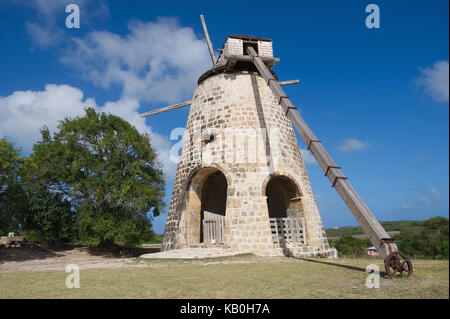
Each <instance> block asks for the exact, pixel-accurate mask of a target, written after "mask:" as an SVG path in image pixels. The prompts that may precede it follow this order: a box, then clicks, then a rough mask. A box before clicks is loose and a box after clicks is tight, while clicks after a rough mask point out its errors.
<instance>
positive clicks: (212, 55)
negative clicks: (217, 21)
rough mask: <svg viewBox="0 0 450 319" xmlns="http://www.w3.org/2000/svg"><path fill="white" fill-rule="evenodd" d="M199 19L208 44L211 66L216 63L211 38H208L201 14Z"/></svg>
mask: <svg viewBox="0 0 450 319" xmlns="http://www.w3.org/2000/svg"><path fill="white" fill-rule="evenodd" d="M200 20H202V26H203V33H204V34H205V38H206V43H207V44H208V50H209V54H210V55H211V61H212V64H213V66H214V65H216V56H215V55H214V50H213V46H212V43H211V40H210V39H209V34H208V29H207V28H206V23H205V18H204V17H203V14H201V15H200Z"/></svg>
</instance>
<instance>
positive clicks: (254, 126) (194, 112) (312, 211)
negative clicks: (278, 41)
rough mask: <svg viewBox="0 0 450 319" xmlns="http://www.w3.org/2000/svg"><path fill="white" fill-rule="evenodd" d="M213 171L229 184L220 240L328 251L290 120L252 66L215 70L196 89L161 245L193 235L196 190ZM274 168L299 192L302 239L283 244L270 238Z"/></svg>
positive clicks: (258, 248)
mask: <svg viewBox="0 0 450 319" xmlns="http://www.w3.org/2000/svg"><path fill="white" fill-rule="evenodd" d="M211 135H213V136H214V139H213V140H212V141H211V142H208V141H207V139H206V138H205V136H206V137H207V136H211ZM230 145H232V146H233V147H231V148H230V147H229V146H230ZM214 170H220V171H221V172H222V173H223V174H224V175H225V177H226V179H227V183H228V191H227V205H226V214H225V246H227V247H231V248H235V249H248V250H251V251H253V252H254V253H255V254H258V255H281V254H285V255H286V254H287V255H295V256H310V255H317V254H324V255H327V254H330V253H331V250H330V247H329V244H328V241H327V239H326V236H325V231H324V228H323V225H322V220H321V218H320V215H319V211H318V209H317V205H316V201H315V199H314V195H313V192H312V190H311V185H310V182H309V179H308V176H307V172H306V169H305V166H304V163H303V159H302V156H301V153H300V148H299V146H298V144H297V139H296V137H295V134H294V130H293V128H292V125H291V123H290V121H289V119H288V118H287V117H286V116H285V114H284V112H283V110H282V108H281V106H280V105H278V101H277V99H276V98H275V96H274V95H273V94H272V92H271V90H270V88H269V87H268V86H267V84H266V82H265V81H264V79H263V78H262V77H261V76H259V75H258V74H256V73H248V72H247V73H246V72H240V73H232V74H218V75H214V76H212V77H209V78H207V79H206V80H204V81H203V82H202V83H200V84H199V86H198V87H197V89H196V90H195V92H194V97H193V102H192V105H191V109H190V113H189V117H188V121H187V125H186V131H185V135H184V137H183V141H182V151H181V155H180V160H179V163H178V169H177V173H176V177H175V182H174V188H173V192H172V199H171V202H170V207H169V215H168V218H167V222H166V229H165V235H164V242H163V250H169V249H177V248H181V247H184V246H186V245H188V244H192V243H195V241H196V240H197V241H198V238H199V237H198V233H199V214H200V212H199V210H200V206H199V201H200V199H199V196H198V189H199V188H201V183H202V181H204V179H205V178H206V177H207V175H208V174H209V172H212V171H214ZM276 175H282V176H286V177H288V178H289V179H290V180H292V182H294V183H295V185H297V188H298V189H299V192H300V193H301V204H302V206H303V209H304V217H305V221H306V230H307V244H306V245H305V246H298V245H291V246H289V245H288V246H287V247H284V248H283V249H282V248H274V246H273V244H272V237H271V231H270V224H269V216H268V209H267V202H266V194H265V186H266V185H267V183H268V181H269V180H270V177H271V176H276ZM196 194H197V195H196ZM196 214H198V215H196Z"/></svg>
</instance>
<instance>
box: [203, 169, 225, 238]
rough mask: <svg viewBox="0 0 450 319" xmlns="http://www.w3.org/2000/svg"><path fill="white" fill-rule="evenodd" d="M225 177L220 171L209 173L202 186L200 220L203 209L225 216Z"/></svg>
mask: <svg viewBox="0 0 450 319" xmlns="http://www.w3.org/2000/svg"><path fill="white" fill-rule="evenodd" d="M227 189H228V184H227V179H226V178H225V175H223V174H222V172H220V171H216V172H214V173H212V174H211V175H209V176H208V177H207V178H206V180H205V182H204V183H203V186H202V197H201V202H202V206H201V221H203V219H204V211H208V212H211V213H213V214H219V215H222V216H225V210H226V206H227ZM200 242H203V222H200Z"/></svg>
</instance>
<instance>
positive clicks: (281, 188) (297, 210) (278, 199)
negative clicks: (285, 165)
mask: <svg viewBox="0 0 450 319" xmlns="http://www.w3.org/2000/svg"><path fill="white" fill-rule="evenodd" d="M262 194H263V196H266V198H267V199H266V200H267V209H268V213H269V218H284V217H303V216H304V210H303V202H302V193H301V189H300V187H299V186H298V184H297V183H296V182H295V180H294V179H293V178H291V177H289V176H286V175H281V174H271V175H269V176H268V177H267V178H266V179H265V181H264V183H263V192H262Z"/></svg>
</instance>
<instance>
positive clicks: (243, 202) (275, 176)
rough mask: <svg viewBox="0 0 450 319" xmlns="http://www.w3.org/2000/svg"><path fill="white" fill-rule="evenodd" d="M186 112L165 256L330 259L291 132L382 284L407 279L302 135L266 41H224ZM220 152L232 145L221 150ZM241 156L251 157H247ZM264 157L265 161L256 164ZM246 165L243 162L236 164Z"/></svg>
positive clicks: (306, 133) (374, 226)
mask: <svg viewBox="0 0 450 319" xmlns="http://www.w3.org/2000/svg"><path fill="white" fill-rule="evenodd" d="M200 18H201V22H202V26H203V31H204V34H205V38H206V43H207V45H208V49H209V53H210V56H211V61H212V65H213V66H212V68H211V69H210V70H208V71H206V72H205V73H204V74H203V75H202V76H200V78H199V80H198V87H197V89H196V90H195V92H194V98H193V99H192V100H190V101H186V102H183V103H179V104H175V105H171V106H167V107H164V108H161V109H157V110H153V111H150V112H147V113H143V114H141V116H142V117H146V116H150V115H154V114H157V113H161V112H165V111H169V110H173V109H177V108H180V107H185V106H188V105H190V106H191V108H190V112H189V117H188V121H187V125H186V132H185V135H184V136H183V141H182V148H181V154H180V160H179V163H178V168H177V174H176V177H175V181H174V189H173V192H172V199H171V203H170V208H169V215H168V218H167V222H166V229H165V234H164V242H163V248H162V249H163V250H170V249H178V248H183V247H205V246H211V245H212V246H219V247H229V248H232V249H233V248H235V249H249V250H251V251H252V252H254V253H256V254H259V255H292V256H312V255H332V254H333V251H332V249H330V247H329V243H328V240H327V237H326V235H325V231H324V228H323V224H322V221H321V218H320V214H319V211H318V209H317V205H316V202H315V199H314V195H313V193H312V190H311V185H310V182H309V179H308V176H307V173H306V169H305V166H304V163H303V159H302V156H301V153H300V148H299V146H298V144H297V140H296V138H295V134H294V131H293V127H295V129H296V130H297V132H298V133H299V135H300V136H301V138H302V139H303V141H304V142H305V144H306V146H307V149H308V150H310V151H311V153H312V155H313V156H314V158H315V159H316V161H317V162H318V164H319V165H320V167H321V168H322V170H323V171H324V173H325V176H326V177H327V178H328V179H329V180H330V182H331V186H332V187H333V188H334V189H335V190H336V191H337V192H338V194H339V195H340V197H341V198H342V199H343V200H344V202H345V204H346V205H347V207H348V208H349V209H350V211H351V212H352V213H353V215H354V216H355V218H356V220H357V221H358V223H359V224H360V225H361V227H362V229H363V230H364V232H365V234H366V235H367V236H368V237H369V239H370V241H371V242H372V244H373V245H374V246H375V248H376V249H377V251H378V252H379V253H380V254H381V255H382V256H384V257H385V268H386V272H387V273H388V275H394V274H395V273H397V272H398V273H400V274H402V273H403V272H407V273H408V274H412V273H413V267H412V264H411V261H410V260H409V259H408V257H407V256H406V255H405V254H403V253H402V252H399V251H398V248H397V245H396V243H395V240H394V239H392V238H391V237H390V236H389V234H388V233H387V232H386V231H385V230H384V228H383V227H382V225H381V224H380V223H379V221H378V220H377V219H376V218H375V216H374V215H373V214H372V212H371V211H370V209H369V208H368V207H367V205H366V204H365V203H364V201H363V200H362V199H361V198H360V196H359V195H358V193H357V192H356V191H355V189H354V188H353V187H352V185H351V184H350V182H349V180H348V178H347V177H345V175H344V174H343V173H342V171H341V168H340V167H339V166H338V165H337V164H336V163H335V162H334V161H333V159H332V158H331V156H330V155H329V154H328V153H327V151H326V150H325V148H324V147H323V145H322V143H321V141H320V140H319V139H318V138H317V137H316V136H315V135H314V133H313V132H312V131H311V129H310V128H309V127H308V125H307V124H306V122H305V121H304V120H303V118H302V116H301V115H300V113H299V112H298V110H297V108H296V107H295V106H294V105H293V104H292V102H291V100H290V99H289V97H288V96H287V95H286V94H285V92H284V91H283V89H282V86H284V85H289V84H295V83H298V82H299V81H298V80H292V81H284V82H280V81H278V79H277V76H276V74H275V73H274V72H273V71H272V67H273V66H274V65H275V64H277V63H278V62H279V59H278V58H275V57H273V43H272V40H270V39H266V38H261V37H255V36H248V35H229V36H227V39H226V41H225V43H224V46H223V48H222V49H221V50H220V51H221V53H220V54H219V57H218V58H217V59H216V57H215V54H214V50H213V47H212V44H211V40H210V38H209V35H208V31H207V28H206V24H205V20H204V17H203V15H201V16H200ZM224 145H225V146H230V145H231V146H232V147H231V148H230V147H224ZM248 149H252V150H253V151H252V152H250V151H248ZM253 153H257V154H260V155H261V154H262V158H263V160H258V159H256V160H255V158H253ZM238 157H244V158H245V160H244V161H238V160H236V158H238Z"/></svg>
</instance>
